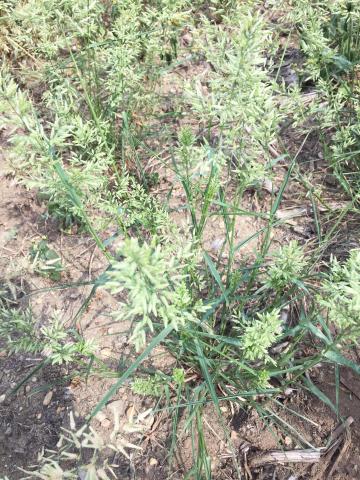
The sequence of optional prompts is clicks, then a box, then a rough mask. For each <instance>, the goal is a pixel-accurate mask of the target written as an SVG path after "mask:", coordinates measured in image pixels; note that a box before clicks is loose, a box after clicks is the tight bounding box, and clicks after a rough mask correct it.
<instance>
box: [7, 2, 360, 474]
mask: <svg viewBox="0 0 360 480" xmlns="http://www.w3.org/2000/svg"><path fill="white" fill-rule="evenodd" d="M320 4H321V5H320V7H319V8H320V10H318V9H317V10H316V11H315V9H314V7H313V6H312V2H310V1H307V0H299V1H296V0H295V1H293V2H291V8H290V19H291V21H292V22H293V24H294V25H295V26H296V27H297V28H298V30H299V35H300V37H301V48H302V51H303V53H304V55H305V58H306V62H305V64H306V71H307V75H308V76H309V78H311V79H312V81H313V82H316V89H317V92H318V93H319V98H318V100H316V101H315V103H314V104H312V105H311V106H310V107H309V108H305V109H303V110H302V111H301V114H299V112H298V111H295V110H292V108H295V107H294V106H296V105H297V101H298V100H299V98H300V96H301V91H300V90H299V89H294V90H292V91H285V90H283V91H282V95H287V96H288V98H287V103H286V105H287V106H286V107H284V106H283V105H280V102H279V101H278V100H279V97H278V96H277V93H278V92H279V88H280V87H279V86H278V85H275V84H274V82H273V80H272V77H271V73H272V72H273V69H274V65H273V61H272V59H270V60H269V58H268V56H269V52H273V51H275V50H276V48H277V47H278V44H277V41H276V35H275V34H274V32H273V30H272V27H271V25H270V24H269V22H268V21H267V20H266V17H265V16H264V15H263V14H261V13H259V12H260V9H259V4H258V2H256V1H249V2H241V4H239V3H238V2H227V3H224V2H208V4H207V6H205V5H204V3H203V2H188V1H186V0H158V1H155V0H154V1H150V2H148V1H147V2H142V1H140V0H131V1H130V0H114V1H113V2H106V1H105V2H102V1H100V0H94V1H93V2H87V1H78V2H69V1H67V0H63V1H61V2H58V1H57V2H55V1H52V0H26V1H23V2H20V3H19V2H15V1H14V2H13V1H11V0H6V1H1V2H0V9H2V10H4V11H5V12H6V14H5V15H4V17H3V19H2V22H3V25H4V28H3V30H2V34H1V35H2V37H3V39H2V47H1V48H2V51H3V55H4V62H3V67H2V69H1V78H0V95H1V101H0V111H1V113H2V124H1V125H2V127H3V128H5V129H6V132H7V135H8V138H9V140H10V143H11V152H12V156H11V164H12V166H13V168H14V171H15V172H16V174H17V176H18V178H20V179H21V181H22V182H23V183H24V185H26V186H27V187H28V188H35V189H37V191H38V192H39V196H40V197H41V199H42V200H43V201H44V203H45V204H46V207H47V211H48V215H50V216H53V217H55V218H57V220H58V222H59V226H60V228H62V229H64V230H65V231H67V232H68V233H69V232H71V227H72V226H73V225H74V224H77V225H79V226H81V228H82V230H83V233H82V234H88V235H90V236H92V237H93V238H94V240H95V242H96V244H97V246H98V248H99V249H100V250H101V251H102V252H103V253H104V255H105V257H106V259H107V261H108V263H109V266H108V268H107V269H106V271H105V272H104V274H103V275H101V276H100V277H99V278H98V279H95V280H94V289H93V291H94V290H96V289H97V288H100V287H101V288H106V289H108V290H109V291H110V292H111V293H113V294H114V295H116V294H121V297H122V298H123V301H122V303H120V302H119V305H118V309H117V311H116V312H115V314H114V318H115V320H116V321H118V322H119V323H120V322H122V321H124V320H130V321H131V324H132V327H131V342H132V343H133V344H134V347H135V350H136V351H137V356H136V359H135V360H134V361H133V362H132V363H131V365H130V366H129V367H128V368H127V369H126V368H125V369H124V371H122V372H121V373H120V375H118V373H117V376H118V378H117V380H116V382H115V383H114V385H113V387H112V388H111V389H110V390H109V391H108V392H107V393H106V395H105V396H104V398H103V400H102V401H101V402H100V403H99V404H98V405H97V406H96V407H95V408H94V411H93V412H92V415H91V416H92V417H93V416H95V415H96V414H97V413H98V412H99V411H100V410H101V409H102V408H103V407H104V406H105V404H106V403H107V402H108V401H109V400H110V399H111V398H112V396H113V395H114V394H115V393H116V392H117V391H118V389H119V388H120V387H121V386H122V385H123V384H124V382H125V381H126V380H127V379H129V378H130V377H131V376H133V375H135V379H134V380H133V384H132V385H133V390H134V391H135V392H136V393H138V394H144V395H153V396H159V402H160V403H159V404H160V405H162V407H161V408H166V409H169V410H170V411H171V412H174V415H173V439H172V443H171V448H170V454H169V458H168V461H169V464H170V465H171V462H172V459H173V453H174V448H175V445H176V438H177V437H179V438H180V437H181V432H178V429H179V416H180V415H183V416H186V417H187V421H186V422H185V425H186V426H185V429H186V432H188V433H189V432H190V434H191V435H192V440H193V456H194V458H193V467H192V469H191V470H190V471H189V472H188V474H187V475H188V476H187V478H199V479H200V478H211V466H210V458H209V455H208V453H207V448H206V442H205V439H204V431H203V429H204V426H203V423H202V409H203V407H204V405H205V404H207V403H209V402H210V403H212V404H213V406H214V409H215V412H216V413H217V414H218V416H219V421H220V422H221V423H222V424H223V427H224V432H225V433H224V435H225V436H227V435H228V431H227V427H226V426H225V424H224V422H223V419H222V413H221V410H220V403H221V402H224V401H229V402H231V403H232V405H233V407H234V408H236V409H246V408H248V407H250V406H251V407H253V408H255V409H256V410H257V411H258V413H259V414H260V416H261V417H262V418H263V419H264V421H266V422H267V423H268V424H269V425H270V424H271V423H277V424H279V425H280V426H281V428H284V429H285V430H286V431H288V432H289V431H290V432H291V434H293V435H295V436H296V438H297V441H298V442H299V443H301V444H303V445H309V444H308V442H307V441H306V440H305V439H304V438H302V437H301V435H300V434H299V433H298V432H296V431H295V432H294V429H293V428H292V427H291V425H288V424H285V425H284V422H283V421H282V420H281V419H280V418H279V416H278V415H277V414H276V413H275V412H274V410H273V408H272V407H273V404H274V402H276V397H277V395H279V394H282V393H283V392H284V391H285V390H286V389H288V387H297V388H306V389H308V390H310V391H311V392H312V393H313V394H315V395H317V396H318V397H319V398H320V399H321V400H322V401H325V402H326V403H327V404H328V405H330V406H332V408H333V409H334V410H335V411H336V413H337V415H339V405H338V404H336V405H333V404H332V402H331V401H330V399H328V398H327V397H326V396H325V394H324V393H323V392H320V390H319V389H318V387H317V386H316V385H315V384H314V383H313V382H312V380H311V378H310V376H309V371H311V368H312V367H314V366H316V365H318V364H319V363H320V362H321V363H328V364H331V365H335V366H336V367H335V372H338V366H339V365H345V366H348V367H351V368H353V369H354V370H355V371H356V372H357V373H359V372H360V367H359V366H358V365H356V364H355V363H354V362H352V361H351V360H349V358H348V357H347V356H346V355H344V354H343V353H342V349H345V348H346V347H349V346H351V345H352V344H354V343H355V342H356V340H357V338H358V328H359V321H360V317H359V308H360V307H359V298H360V297H359V294H360V292H359V289H360V284H359V271H360V256H359V251H358V250H353V251H352V252H351V253H350V255H349V258H348V259H347V260H346V261H345V262H344V263H343V264H340V263H339V262H338V261H337V260H336V259H335V258H333V259H332V260H331V262H330V264H329V265H324V268H320V262H319V260H320V259H321V255H322V252H323V245H322V244H320V245H319V247H318V248H316V249H315V251H314V249H313V251H310V249H309V248H308V246H307V245H300V244H299V243H297V242H293V241H292V242H290V243H289V244H288V245H284V246H282V247H281V248H280V249H274V248H273V247H272V245H271V238H272V233H273V231H274V229H275V228H276V227H277V226H279V224H280V223H281V222H280V221H279V220H278V217H277V212H278V210H279V206H280V204H281V202H282V200H283V194H284V191H285V189H286V187H287V186H288V184H289V182H291V180H292V174H293V172H294V171H295V167H296V163H297V156H298V154H299V153H300V150H301V148H302V147H300V149H299V151H298V152H297V154H296V155H290V154H289V153H288V152H286V151H285V152H284V155H281V156H280V155H279V156H278V157H276V158H274V155H273V153H272V152H273V149H272V148H271V146H272V144H273V143H274V142H275V141H276V140H277V139H278V137H279V134H280V131H281V129H280V125H281V123H282V122H283V120H284V118H285V116H289V115H292V116H293V118H294V119H295V125H300V126H301V122H302V121H304V120H305V119H306V117H307V116H309V115H310V114H314V113H316V115H317V119H318V122H319V123H321V124H322V131H323V132H324V133H325V132H329V131H331V132H332V133H331V135H332V138H331V141H330V142H329V143H327V144H326V146H327V147H328V150H327V152H328V156H329V162H330V165H331V166H332V168H333V169H334V172H335V173H336V175H337V177H338V178H339V181H340V183H341V184H342V185H343V186H345V188H346V191H347V192H348V193H349V194H350V195H351V197H352V199H353V200H354V199H355V200H356V199H357V196H358V186H357V185H358V183H357V182H358V181H359V180H358V175H357V174H358V164H357V158H358V157H357V155H358V150H359V147H358V146H357V145H358V132H357V129H358V115H359V112H360V107H359V105H358V99H357V94H358V81H357V76H356V71H357V62H358V58H357V56H356V55H357V53H356V52H357V46H358V31H359V24H358V14H357V11H358V7H357V5H356V4H355V2H354V3H352V2H344V1H341V0H337V1H335V2H332V3H331V5H330V6H329V5H328V2H320ZM350 7H351V8H350ZM319 12H320V14H319ZM184 32H187V34H188V35H190V37H191V40H188V41H187V43H188V44H189V43H190V45H188V46H187V47H186V46H185V47H184V46H183V43H184ZM179 68H186V69H189V71H190V72H192V69H193V71H194V72H195V73H194V74H191V75H189V78H185V79H184V81H183V82H182V83H181V93H180V94H177V95H176V98H174V99H173V103H172V105H173V110H172V111H171V112H170V114H169V115H168V116H169V117H170V118H171V120H172V121H171V122H165V121H164V116H163V115H162V113H161V112H162V111H163V110H162V109H163V107H164V98H163V97H162V96H161V93H159V92H161V85H162V81H163V78H165V76H167V75H169V74H170V75H171V74H173V75H175V74H176V72H177V69H179ZM324 99H325V100H326V103H325V106H324ZM304 128H305V127H304ZM150 134H151V135H150ZM154 137H155V141H154ZM306 139H307V137H305V140H304V142H306ZM149 158H153V159H157V160H158V161H160V162H163V161H164V160H163V159H164V158H169V159H170V161H171V164H170V166H171V168H172V172H173V174H174V178H175V182H177V185H178V186H181V188H182V191H183V194H184V198H185V200H184V208H185V210H186V215H187V219H188V222H187V225H186V227H185V228H184V229H183V231H180V229H179V228H178V227H177V226H176V225H174V224H173V220H172V219H171V215H170V213H171V212H170V207H169V205H167V204H165V205H160V204H159V202H158V201H157V200H156V198H155V197H154V196H153V195H152V190H151V187H150V186H149V183H148V180H147V176H146V169H147V161H148V160H149ZM279 162H282V163H283V165H285V166H286V168H287V170H286V174H285V175H284V178H283V179H282V181H281V184H280V186H279V188H278V189H277V190H276V189H273V190H272V192H271V194H270V204H269V209H268V211H267V212H254V211H250V210H246V209H245V208H244V206H243V205H244V203H245V202H244V199H245V196H246V194H247V192H248V191H249V189H254V190H255V191H257V190H259V189H261V186H262V185H263V183H264V180H266V179H269V177H270V178H271V176H272V173H273V170H274V167H275V166H276V165H277V164H278V163H279ZM284 162H285V163H284ZM168 166H169V164H168ZM349 175H351V181H350V180H349ZM241 216H247V217H249V216H250V217H252V218H253V219H254V221H255V220H259V221H261V225H262V226H261V227H260V228H259V230H258V231H257V232H256V233H254V234H253V235H252V236H251V237H249V238H247V239H243V240H242V241H240V242H239V241H237V238H236V219H237V217H241ZM211 217H215V218H216V220H217V222H218V225H219V232H220V231H223V232H224V234H223V236H222V238H221V243H220V248H219V250H218V252H217V255H213V254H211V252H209V251H206V249H205V248H204V239H205V235H206V231H207V226H208V223H209V219H210V218H211ZM109 229H110V230H111V229H112V231H116V235H117V236H121V238H122V246H121V247H120V248H119V250H118V251H117V252H116V254H114V253H112V252H111V251H110V249H109V248H108V244H109V242H110V241H111V238H106V235H107V234H106V233H105V232H108V231H109ZM254 238H257V239H258V241H259V245H260V246H259V248H258V250H257V251H256V252H255V253H254V256H253V258H252V259H251V261H248V262H247V263H245V261H244V260H243V259H242V258H243V257H242V255H241V252H242V248H243V247H244V246H245V245H247V244H249V243H250V241H251V240H253V239H254ZM270 247H271V249H270ZM41 252H42V250H41V248H40V249H39V247H38V248H37V249H35V250H34V255H35V257H36V258H38V257H39V255H41ZM50 260H51V259H50ZM54 260H55V259H54ZM54 266H56V263H54ZM58 266H59V265H58ZM53 273H59V271H58V270H57V269H56V270H55V272H53ZM53 279H54V280H56V278H53ZM90 300H91V296H90V297H89V299H87V302H89V301H90ZM9 315H10V319H9ZM59 325H60V326H59ZM60 327H61V328H60ZM0 332H1V333H2V334H3V335H4V336H6V337H7V338H8V347H9V349H12V350H16V351H17V350H19V349H20V350H21V349H22V350H25V351H37V352H39V351H43V349H44V348H50V349H51V352H52V353H51V355H50V358H51V359H52V361H53V362H58V363H61V362H62V361H70V360H72V361H76V355H78V354H79V355H88V356H91V355H93V351H92V349H91V348H90V346H88V345H85V343H83V342H82V341H81V339H77V340H76V341H73V342H70V343H67V341H68V340H66V338H67V335H68V333H66V332H65V331H64V329H63V327H62V326H61V324H59V323H57V322H54V323H53V325H52V326H51V325H50V326H49V327H47V329H45V330H44V329H42V330H40V333H39V332H37V331H36V329H34V325H33V323H32V321H31V320H30V318H29V317H28V314H27V313H21V312H16V313H14V312H10V313H9V311H8V310H7V309H6V307H4V309H2V313H1V321H0ZM160 344H162V345H164V346H165V347H166V348H167V349H168V350H169V351H170V352H171V353H172V355H173V356H174V357H175V359H176V361H177V367H178V368H176V369H175V370H174V372H173V374H172V376H171V377H170V378H169V375H168V373H167V372H162V373H161V372H158V373H157V375H155V376H154V377H150V378H149V377H148V376H144V375H142V374H141V373H140V372H141V369H140V365H141V363H142V362H144V361H145V360H146V358H147V357H148V356H149V355H150V354H151V352H152V351H153V350H154V349H155V348H156V347H157V346H159V345H160ZM304 346H306V347H307V348H304ZM68 350H69V352H68ZM70 354H71V355H70ZM95 363H96V362H95ZM194 374H195V377H196V381H194V380H193V383H192V384H191V388H189V386H188V384H187V380H189V376H190V375H191V376H193V375H194ZM335 375H336V373H335ZM190 380H191V379H190ZM190 380H189V381H190ZM168 382H171V383H172V385H173V386H174V389H173V390H174V391H176V398H174V396H173V393H172V394H170V393H169V392H170V391H169V389H166V388H165V387H166V383H168ZM335 383H336V384H337V388H339V387H338V381H336V382H335ZM337 394H338V392H337ZM195 431H196V432H197V434H196V435H195V434H194V433H193V432H195ZM191 432H192V433H191ZM80 435H83V432H82V433H81V434H80ZM75 437H76V439H75ZM75 437H73V436H72V437H71V438H74V439H75V440H76V441H77V442H78V443H79V441H78V438H80V437H79V436H76V435H75ZM75 440H74V442H75ZM49 458H50V457H49ZM94 458H95V457H94ZM61 461H63V458H62V457H61V456H60V457H58V460H55V459H53V457H51V458H50V459H49V460H48V462H47V463H46V462H45V463H46V465H47V466H46V465H45V466H44V465H42V466H41V469H40V470H39V472H38V473H37V476H38V477H39V478H44V479H48V478H53V477H51V475H50V473H51V469H54V468H55V470H56V468H61V467H60V463H61ZM54 462H55V463H54ZM59 462H60V463H59ZM94 462H95V460H94ZM233 462H234V468H235V471H236V472H237V474H238V477H239V478H241V474H240V468H239V465H238V462H237V459H236V455H235V454H234V455H233ZM45 467H46V468H45ZM49 472H50V473H49ZM71 475H73V471H71V472H70V471H69V475H67V476H68V477H69V478H72V477H71ZM101 475H102V476H101ZM104 475H105V476H104ZM91 478H108V477H107V473H106V472H103V470H102V471H101V474H99V472H98V471H97V470H96V468H95V467H94V469H93V477H91Z"/></svg>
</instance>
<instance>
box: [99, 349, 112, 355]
mask: <svg viewBox="0 0 360 480" xmlns="http://www.w3.org/2000/svg"><path fill="white" fill-rule="evenodd" d="M100 356H101V357H102V358H110V357H112V351H111V348H107V347H105V348H103V349H102V350H101V352H100Z"/></svg>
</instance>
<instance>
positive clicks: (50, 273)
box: [30, 239, 63, 281]
mask: <svg viewBox="0 0 360 480" xmlns="http://www.w3.org/2000/svg"><path fill="white" fill-rule="evenodd" d="M30 257H31V259H32V265H33V268H34V270H35V271H36V272H38V273H40V275H43V276H44V277H49V278H50V279H51V280H53V281H58V280H60V277H61V272H62V270H63V267H62V264H61V258H60V257H59V255H58V254H57V253H56V252H55V250H52V249H50V248H49V246H48V244H47V241H46V239H43V240H40V242H39V243H38V244H33V246H32V247H31V250H30Z"/></svg>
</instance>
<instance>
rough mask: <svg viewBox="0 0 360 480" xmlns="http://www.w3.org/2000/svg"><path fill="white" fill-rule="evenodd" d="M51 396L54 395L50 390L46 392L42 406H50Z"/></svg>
mask: <svg viewBox="0 0 360 480" xmlns="http://www.w3.org/2000/svg"><path fill="white" fill-rule="evenodd" d="M53 394H54V393H53V391H52V390H50V391H49V392H47V394H46V395H45V398H44V400H43V405H44V406H45V407H47V406H49V405H50V402H51V399H52V397H53Z"/></svg>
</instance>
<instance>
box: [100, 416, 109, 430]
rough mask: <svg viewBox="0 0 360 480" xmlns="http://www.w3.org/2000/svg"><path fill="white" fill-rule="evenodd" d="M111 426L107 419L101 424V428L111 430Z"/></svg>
mask: <svg viewBox="0 0 360 480" xmlns="http://www.w3.org/2000/svg"><path fill="white" fill-rule="evenodd" d="M110 425H111V422H110V420H109V419H108V418H105V420H103V421H102V422H101V426H102V427H104V428H109V427H110Z"/></svg>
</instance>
